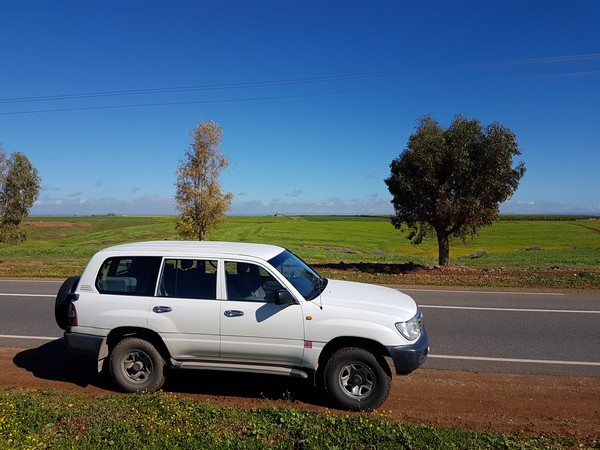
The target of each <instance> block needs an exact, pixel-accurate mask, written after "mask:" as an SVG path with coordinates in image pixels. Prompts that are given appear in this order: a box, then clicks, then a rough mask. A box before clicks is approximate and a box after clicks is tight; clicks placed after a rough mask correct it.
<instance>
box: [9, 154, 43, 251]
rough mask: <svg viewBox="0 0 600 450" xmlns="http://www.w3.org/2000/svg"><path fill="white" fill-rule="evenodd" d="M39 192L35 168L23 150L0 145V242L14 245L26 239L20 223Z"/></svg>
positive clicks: (38, 179) (38, 181)
mask: <svg viewBox="0 0 600 450" xmlns="http://www.w3.org/2000/svg"><path fill="white" fill-rule="evenodd" d="M39 192H40V177H39V175H38V171H37V169H36V168H35V167H34V166H33V164H31V162H30V161H29V159H28V158H27V156H25V155H24V154H22V153H18V152H17V153H12V154H11V155H10V156H6V153H5V152H4V150H3V149H2V147H0V242H4V243H9V244H16V243H19V242H22V241H24V240H25V238H26V234H25V231H24V230H23V229H22V227H21V222H22V221H23V219H25V218H26V217H27V216H28V215H29V210H30V209H31V207H32V206H33V204H34V202H35V201H36V199H37V197H38V195H39Z"/></svg>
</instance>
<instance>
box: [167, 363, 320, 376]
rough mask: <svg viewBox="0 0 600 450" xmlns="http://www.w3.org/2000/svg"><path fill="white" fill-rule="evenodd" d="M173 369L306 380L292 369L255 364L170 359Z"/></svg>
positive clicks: (300, 370) (297, 371)
mask: <svg viewBox="0 0 600 450" xmlns="http://www.w3.org/2000/svg"><path fill="white" fill-rule="evenodd" d="M171 368H173V369H195V370H221V371H224V372H251V373H262V374H268V375H284V376H288V377H294V378H303V379H307V378H308V373H307V372H306V371H304V370H302V369H297V368H294V367H281V366H269V365H257V364H240V363H222V362H210V361H200V362H199V361H176V360H174V359H171Z"/></svg>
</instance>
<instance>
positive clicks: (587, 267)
mask: <svg viewBox="0 0 600 450" xmlns="http://www.w3.org/2000/svg"><path fill="white" fill-rule="evenodd" d="M543 219H544V218H543V217H542V218H535V217H533V218H528V219H527V220H522V219H520V218H518V217H516V218H510V217H509V218H503V219H502V220H500V221H498V222H496V223H494V225H493V226H491V227H487V228H482V229H481V230H480V232H479V235H478V236H476V237H475V239H473V240H472V241H470V242H468V243H467V244H464V243H463V242H462V241H461V240H454V241H453V242H452V243H451V249H450V257H451V264H452V266H453V268H455V269H457V268H458V269H460V270H462V271H463V272H464V274H463V275H462V276H461V274H460V273H458V275H456V274H455V276H453V278H452V280H454V282H455V283H454V284H463V285H464V284H467V285H468V284H474V285H482V284H484V285H485V284H492V285H494V284H496V285H504V286H525V287H527V286H529V287H536V286H545V287H561V285H563V284H564V285H565V287H575V288H584V289H589V288H593V289H598V288H600V220H598V219H594V218H587V219H585V218H577V219H575V218H573V219H570V220H565V218H561V220H543ZM546 219H548V218H546ZM25 226H26V230H27V233H28V239H27V241H26V242H24V243H22V244H21V245H5V244H3V245H0V276H2V277H15V276H20V277H59V278H62V277H66V276H68V275H72V274H77V273H80V272H81V270H82V269H83V267H84V266H85V264H86V262H87V260H88V259H89V257H90V256H91V255H92V254H93V253H94V252H96V251H98V250H100V249H101V248H104V247H106V246H109V245H112V244H117V243H123V242H131V241H139V240H154V239H158V240H162V239H176V238H177V235H176V232H175V227H174V218H173V217H121V216H91V217H89V216H83V217H32V218H29V219H28V221H27V222H26V225H25ZM209 239H211V240H227V241H243V242H264V243H272V244H278V245H281V246H284V247H287V248H289V249H290V250H292V251H294V252H295V253H297V254H298V255H300V256H301V257H302V258H304V259H305V260H306V261H308V262H309V263H311V264H314V265H315V266H316V268H317V270H318V271H320V272H322V274H323V275H325V276H336V277H338V278H340V277H342V278H348V279H358V280H362V281H372V282H379V283H388V284H398V283H409V284H414V283H426V284H444V283H447V282H448V281H447V280H446V278H447V277H446V278H445V277H444V272H443V271H438V272H440V274H439V276H434V275H435V271H432V270H429V271H426V270H425V269H427V268H432V267H433V266H435V264H436V263H437V241H436V239H435V236H430V237H429V238H428V239H426V240H425V241H424V242H423V243H422V244H421V245H419V246H415V245H412V244H411V243H410V242H409V241H408V240H407V239H406V238H405V234H404V233H403V232H400V231H399V230H396V229H394V228H393V226H392V225H391V224H390V220H389V218H387V217H371V216H369V217H362V216H300V217H271V216H264V217H228V218H227V219H226V221H225V222H224V223H223V225H222V226H221V227H220V228H218V229H217V230H215V231H213V232H212V233H210V234H209ZM415 268H417V269H421V270H420V271H419V270H415ZM424 271H426V275H427V276H419V274H421V275H422V274H423V273H424ZM477 273H485V274H486V277H487V278H486V277H483V278H486V279H487V281H486V279H483V281H482V277H481V276H479V277H478V278H477V277H476V278H477V279H476V280H475V281H473V280H471V278H473V276H474V275H475V274H477ZM498 273H501V274H504V275H505V276H504V277H499V276H498ZM400 274H401V275H400ZM490 274H495V276H494V277H492V278H493V279H489V278H490ZM507 274H510V275H511V276H508V275H507ZM515 274H522V275H523V276H522V277H521V278H523V279H525V281H523V282H519V281H518V278H519V277H515ZM430 278H431V279H430ZM440 281H441V283H440Z"/></svg>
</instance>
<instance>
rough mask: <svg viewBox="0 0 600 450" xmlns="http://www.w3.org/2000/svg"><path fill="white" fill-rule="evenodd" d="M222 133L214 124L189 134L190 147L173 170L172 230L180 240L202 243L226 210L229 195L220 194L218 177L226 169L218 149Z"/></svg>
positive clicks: (196, 129)
mask: <svg viewBox="0 0 600 450" xmlns="http://www.w3.org/2000/svg"><path fill="white" fill-rule="evenodd" d="M222 136H223V132H222V131H221V127H220V126H219V124H218V123H216V122H213V121H209V122H203V121H202V120H200V123H199V125H198V127H197V128H195V129H194V130H192V131H191V132H190V145H189V147H188V149H187V150H186V151H185V155H184V158H183V159H182V160H181V161H180V163H179V167H178V168H177V182H176V186H177V193H176V195H175V199H176V201H177V209H178V210H179V212H180V215H179V217H178V218H177V222H176V228H177V231H178V232H179V234H180V235H181V236H182V237H184V238H193V239H198V240H200V241H202V240H204V238H205V237H206V233H207V231H209V230H210V229H212V228H214V227H216V226H217V225H218V223H219V222H220V221H221V219H222V218H223V215H224V214H225V212H227V210H228V209H229V207H230V205H231V200H232V198H233V195H232V194H231V193H229V192H228V193H223V192H221V184H220V182H219V176H220V174H221V171H222V170H223V169H225V168H226V167H227V166H228V165H229V161H228V160H227V158H226V157H225V156H224V155H223V154H222V153H221V151H220V150H219V147H220V145H221V139H222Z"/></svg>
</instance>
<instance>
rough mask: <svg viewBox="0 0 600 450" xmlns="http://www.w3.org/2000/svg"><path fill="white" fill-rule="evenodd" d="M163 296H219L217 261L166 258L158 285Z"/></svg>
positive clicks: (209, 297) (202, 297) (204, 297)
mask: <svg viewBox="0 0 600 450" xmlns="http://www.w3.org/2000/svg"><path fill="white" fill-rule="evenodd" d="M158 295H159V296H161V297H179V298H201V299H207V300H215V299H216V298H217V261H205V260H201V259H166V260H165V263H164V265H163V270H162V274H161V278H160V284H159V286H158Z"/></svg>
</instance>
